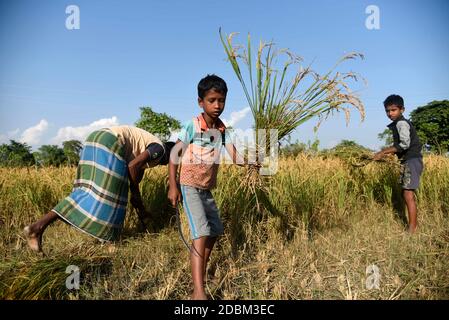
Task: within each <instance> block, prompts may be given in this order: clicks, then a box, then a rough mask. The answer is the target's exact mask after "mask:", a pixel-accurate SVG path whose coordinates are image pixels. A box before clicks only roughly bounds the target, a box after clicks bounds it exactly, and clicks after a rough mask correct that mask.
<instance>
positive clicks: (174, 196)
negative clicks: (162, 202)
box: [168, 186, 182, 207]
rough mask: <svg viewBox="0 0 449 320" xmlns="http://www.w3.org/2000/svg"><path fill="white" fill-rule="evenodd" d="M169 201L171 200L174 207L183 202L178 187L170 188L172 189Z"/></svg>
mask: <svg viewBox="0 0 449 320" xmlns="http://www.w3.org/2000/svg"><path fill="white" fill-rule="evenodd" d="M168 199H169V200H170V203H171V205H172V206H173V207H176V205H177V204H178V202H181V200H182V197H181V192H179V189H178V187H176V186H173V187H170V189H169V190H168Z"/></svg>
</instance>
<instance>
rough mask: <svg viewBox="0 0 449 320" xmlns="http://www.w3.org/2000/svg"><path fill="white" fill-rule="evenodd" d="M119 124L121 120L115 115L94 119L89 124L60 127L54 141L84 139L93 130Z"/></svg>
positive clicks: (56, 142)
mask: <svg viewBox="0 0 449 320" xmlns="http://www.w3.org/2000/svg"><path fill="white" fill-rule="evenodd" d="M117 125H119V121H118V119H117V117H116V116H113V117H112V118H105V119H100V120H97V121H94V122H92V123H91V124H88V125H87V126H80V127H64V128H60V129H59V130H58V133H57V134H56V137H54V138H52V143H54V144H58V145H60V144H62V142H63V141H67V140H80V141H84V140H85V139H86V137H87V136H88V135H89V133H91V132H92V131H95V130H98V129H102V128H106V127H110V126H117Z"/></svg>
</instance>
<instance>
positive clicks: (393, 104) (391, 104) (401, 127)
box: [374, 94, 423, 233]
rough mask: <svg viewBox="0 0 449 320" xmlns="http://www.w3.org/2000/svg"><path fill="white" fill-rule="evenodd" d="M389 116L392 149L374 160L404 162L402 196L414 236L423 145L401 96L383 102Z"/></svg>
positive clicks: (379, 154)
mask: <svg viewBox="0 0 449 320" xmlns="http://www.w3.org/2000/svg"><path fill="white" fill-rule="evenodd" d="M384 107H385V112H386V113H387V117H388V118H390V119H391V120H392V121H393V122H392V123H390V124H389V125H388V128H389V129H390V130H391V131H392V133H393V146H391V147H388V148H385V149H383V150H381V151H379V152H378V153H376V154H375V155H374V160H380V159H381V158H383V157H384V156H385V155H387V154H396V155H397V156H398V158H399V159H400V160H401V177H400V183H401V186H402V195H403V198H404V200H405V204H406V206H407V211H408V227H409V232H410V233H414V232H415V231H416V227H417V208H416V201H415V190H416V189H418V186H419V179H420V176H421V173H422V170H423V161H422V154H421V148H422V146H421V143H420V141H419V138H418V135H417V133H416V130H415V128H414V127H413V125H412V123H411V122H410V121H409V120H406V119H405V118H404V116H403V113H404V111H405V108H404V99H402V97H401V96H399V95H394V94H393V95H390V96H388V97H387V98H386V99H385V101H384Z"/></svg>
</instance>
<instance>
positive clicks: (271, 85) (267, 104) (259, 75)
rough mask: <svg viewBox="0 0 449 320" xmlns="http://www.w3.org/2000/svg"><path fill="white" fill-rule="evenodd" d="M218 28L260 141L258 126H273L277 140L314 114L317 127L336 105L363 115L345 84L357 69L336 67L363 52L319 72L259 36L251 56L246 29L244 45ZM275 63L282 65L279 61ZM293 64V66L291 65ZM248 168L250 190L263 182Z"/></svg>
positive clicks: (355, 76)
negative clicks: (349, 69) (352, 109)
mask: <svg viewBox="0 0 449 320" xmlns="http://www.w3.org/2000/svg"><path fill="white" fill-rule="evenodd" d="M219 33H220V39H221V42H222V44H223V47H224V49H225V52H226V55H227V57H228V60H229V62H230V64H231V66H232V68H233V70H234V72H235V74H236V76H237V78H238V79H239V81H240V83H241V85H242V88H243V91H244V94H245V96H246V99H247V101H248V105H249V107H250V108H251V112H252V115H253V118H254V123H255V126H254V129H256V130H255V132H256V137H255V141H259V140H258V130H259V129H263V130H270V129H275V130H277V131H278V140H279V141H281V140H282V139H283V138H285V137H286V136H288V135H289V134H290V133H292V132H293V131H294V130H295V129H296V128H297V127H298V126H300V125H301V124H303V123H305V122H307V121H308V120H310V119H312V118H318V124H317V126H316V128H318V126H319V124H320V123H321V122H322V121H323V120H325V119H327V118H328V117H329V116H330V115H332V114H333V113H334V112H339V111H343V112H344V113H345V117H346V123H348V121H349V118H350V110H351V108H355V109H356V110H357V111H358V112H359V113H360V117H361V119H362V120H363V119H364V117H365V108H364V106H363V103H362V101H361V100H360V99H359V98H358V96H357V95H356V94H355V93H354V92H353V91H352V90H351V88H350V86H349V84H348V80H354V81H358V79H359V75H358V74H356V73H353V72H348V73H341V72H338V71H336V69H337V67H338V66H339V65H340V64H341V63H342V62H344V61H346V60H349V59H355V58H362V59H363V55H362V54H360V53H356V52H353V53H349V54H347V55H345V56H343V57H342V58H341V59H340V60H339V61H338V62H337V63H336V64H335V66H334V67H332V68H331V69H330V71H328V72H327V73H326V74H324V75H320V74H318V73H317V72H315V71H314V70H312V68H311V65H308V66H306V67H304V66H303V65H302V64H301V63H302V61H303V59H302V58H301V57H299V56H297V55H295V54H293V53H292V52H290V51H289V50H287V49H276V48H275V46H274V43H272V42H269V43H265V42H262V41H261V42H260V45H259V48H258V50H257V52H256V53H255V60H254V57H253V51H252V47H251V38H250V35H249V34H248V40H247V45H246V48H245V47H244V46H241V45H234V44H233V42H232V39H233V37H234V36H235V35H236V33H231V34H229V35H228V36H223V34H222V33H221V29H220V31H219ZM278 63H279V64H281V63H282V65H281V66H280V67H277V66H276V64H278ZM245 66H246V67H245ZM295 67H297V69H296V70H292V69H295ZM244 69H247V72H245V73H244V72H243V70H244ZM289 78H290V79H289ZM309 80H310V81H309ZM267 132H268V131H267ZM275 145H276V146H277V147H278V145H277V144H275ZM263 148H265V149H264V151H265V154H270V151H271V150H270V143H268V144H267V145H266V146H263ZM257 150H261V149H259V148H257ZM261 158H262V157H260V155H259V154H257V155H256V162H257V163H258V164H259V165H262V164H263V159H261ZM247 170H248V172H247V173H246V179H244V180H243V181H244V187H247V188H249V189H250V190H251V191H255V190H257V189H260V188H262V187H263V186H264V182H263V180H262V178H261V177H260V176H259V175H257V174H256V175H254V168H251V167H250V168H249V169H247Z"/></svg>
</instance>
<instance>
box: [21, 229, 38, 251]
mask: <svg viewBox="0 0 449 320" xmlns="http://www.w3.org/2000/svg"><path fill="white" fill-rule="evenodd" d="M23 234H24V235H25V237H26V239H27V243H28V246H29V247H30V248H31V250H33V251H36V252H42V233H35V232H33V231H31V228H30V226H26V227H25V228H24V229H23Z"/></svg>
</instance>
